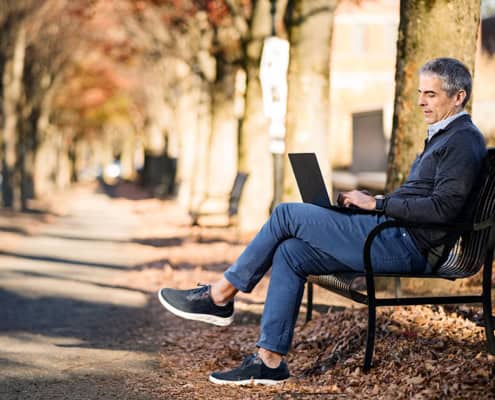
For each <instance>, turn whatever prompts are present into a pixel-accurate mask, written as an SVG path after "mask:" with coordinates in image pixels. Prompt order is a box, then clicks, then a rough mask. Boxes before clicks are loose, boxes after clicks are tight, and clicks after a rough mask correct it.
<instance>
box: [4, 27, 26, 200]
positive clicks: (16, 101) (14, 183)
mask: <svg viewBox="0 0 495 400" xmlns="http://www.w3.org/2000/svg"><path fill="white" fill-rule="evenodd" d="M25 54H26V29H25V27H24V25H23V24H20V26H19V29H18V31H17V34H16V35H15V43H14V46H13V52H12V57H11V58H10V59H8V60H7V62H6V63H5V66H4V71H3V72H4V74H3V77H2V79H3V113H2V114H3V116H4V118H3V142H2V146H3V152H2V155H3V160H2V177H3V181H2V197H3V205H4V207H13V208H15V209H20V208H21V195H20V194H21V193H20V186H21V179H20V169H19V168H18V167H19V165H18V159H17V147H18V120H19V117H20V115H19V114H20V110H21V107H20V101H21V97H22V76H23V71H24V60H25Z"/></svg>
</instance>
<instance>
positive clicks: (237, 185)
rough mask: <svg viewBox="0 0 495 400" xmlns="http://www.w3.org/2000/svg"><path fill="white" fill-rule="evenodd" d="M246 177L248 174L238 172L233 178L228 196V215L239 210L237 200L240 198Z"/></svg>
mask: <svg viewBox="0 0 495 400" xmlns="http://www.w3.org/2000/svg"><path fill="white" fill-rule="evenodd" d="M247 178H248V174H246V173H244V172H238V173H237V175H236V177H235V179H234V184H233V185H232V190H231V191H230V196H229V211H228V213H229V217H232V216H234V215H236V214H237V212H238V211H239V202H240V200H241V195H242V191H243V189H244V185H245V183H246V180H247Z"/></svg>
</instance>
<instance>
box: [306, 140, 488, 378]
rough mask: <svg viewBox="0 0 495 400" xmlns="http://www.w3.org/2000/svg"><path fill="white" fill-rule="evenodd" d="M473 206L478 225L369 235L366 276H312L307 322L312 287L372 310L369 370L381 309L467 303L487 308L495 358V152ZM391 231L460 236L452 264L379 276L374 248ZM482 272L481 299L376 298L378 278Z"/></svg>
mask: <svg viewBox="0 0 495 400" xmlns="http://www.w3.org/2000/svg"><path fill="white" fill-rule="evenodd" d="M474 197H475V198H474V201H473V202H472V207H473V208H472V210H473V222H472V223H470V224H462V225H460V224H448V225H439V224H415V223H410V222H405V221H399V220H389V221H386V222H383V223H381V224H379V225H378V226H376V227H375V228H374V229H373V230H372V231H371V232H370V234H369V235H368V237H367V239H366V242H365V245H364V248H363V262H364V267H365V268H364V272H363V273H355V272H343V273H336V274H333V275H321V276H314V275H311V276H309V277H308V287H307V296H308V309H307V316H306V319H307V320H308V321H309V320H311V316H312V310H313V285H314V284H317V285H319V286H321V287H323V288H325V289H327V290H330V291H332V292H335V293H337V294H340V295H342V296H344V297H347V298H349V299H351V300H353V301H355V302H358V303H361V304H365V305H367V306H368V330H367V339H366V352H365V357H364V367H363V369H364V371H365V372H367V371H369V369H370V368H371V363H372V357H373V348H374V340H375V330H376V307H379V306H408V305H420V304H468V303H482V304H483V315H484V320H485V333H486V338H487V344H488V351H489V352H490V353H491V354H495V339H494V332H493V331H494V329H495V321H494V319H495V318H494V316H493V315H492V301H491V289H492V262H493V251H494V247H495V148H491V149H489V150H488V155H487V158H486V160H485V174H484V177H483V179H482V182H481V185H480V189H479V191H478V192H477V193H475V196H474ZM391 227H405V228H431V229H442V230H448V231H451V232H452V233H457V234H461V236H460V238H459V239H458V241H457V243H456V244H455V246H454V247H453V249H452V250H451V252H450V254H449V257H448V259H447V260H446V261H445V262H444V263H443V264H442V265H440V266H439V267H438V268H437V269H436V271H434V272H433V273H432V274H430V275H409V274H380V273H374V272H373V266H372V263H371V254H370V253H371V247H372V243H373V240H374V238H375V237H376V236H377V235H378V234H380V232H381V231H383V230H385V229H388V228H391ZM480 269H483V283H482V293H481V295H471V296H465V295H457V296H437V297H410V298H403V297H398V296H397V295H396V296H395V297H392V298H376V296H375V278H376V277H393V278H401V277H403V278H424V279H449V280H456V279H462V278H467V277H470V276H472V275H474V274H476V273H477V272H479V271H480ZM358 278H361V280H362V278H364V279H365V281H366V288H365V289H360V288H359V287H358V285H356V283H357V282H359V280H358Z"/></svg>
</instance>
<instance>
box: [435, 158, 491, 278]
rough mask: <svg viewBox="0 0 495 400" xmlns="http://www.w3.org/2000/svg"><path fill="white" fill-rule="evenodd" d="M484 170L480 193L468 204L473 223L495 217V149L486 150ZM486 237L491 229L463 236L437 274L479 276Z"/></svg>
mask: <svg viewBox="0 0 495 400" xmlns="http://www.w3.org/2000/svg"><path fill="white" fill-rule="evenodd" d="M484 169H485V170H484V174H483V176H482V182H480V184H479V186H478V188H479V190H478V191H477V193H476V194H475V196H473V200H471V201H472V216H473V222H474V223H478V222H481V221H485V220H487V219H489V218H490V217H492V216H493V215H495V148H490V149H488V154H487V156H486V159H485V165H484ZM489 235H490V229H484V230H482V231H476V232H470V233H468V234H465V235H462V236H461V238H460V239H459V240H458V241H457V243H456V245H455V246H454V248H453V249H452V251H451V252H450V255H449V258H448V259H447V260H446V262H445V263H444V264H443V265H442V266H440V268H439V269H438V274H440V275H453V276H456V277H463V276H470V275H473V274H475V273H476V272H478V271H479V270H480V268H481V266H482V265H483V262H484V260H485V256H486V252H487V251H488V250H489V249H488V242H489Z"/></svg>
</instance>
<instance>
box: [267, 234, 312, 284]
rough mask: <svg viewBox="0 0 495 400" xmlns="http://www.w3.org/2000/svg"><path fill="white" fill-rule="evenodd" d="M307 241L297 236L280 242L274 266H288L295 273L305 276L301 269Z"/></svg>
mask: <svg viewBox="0 0 495 400" xmlns="http://www.w3.org/2000/svg"><path fill="white" fill-rule="evenodd" d="M304 246H305V243H304V242H303V241H302V240H300V239H296V238H290V239H286V240H284V241H283V242H282V243H280V244H279V245H278V247H277V249H276V250H275V254H274V256H273V268H277V267H279V266H287V267H289V268H290V269H292V270H293V271H294V272H295V273H297V274H298V275H301V276H305V274H304V272H303V271H302V270H301V268H300V267H301V264H302V259H303V254H304V252H305V251H304Z"/></svg>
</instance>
